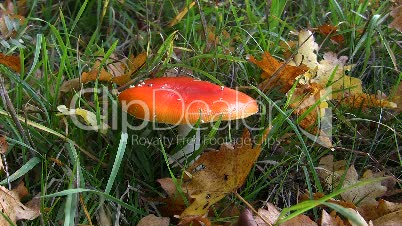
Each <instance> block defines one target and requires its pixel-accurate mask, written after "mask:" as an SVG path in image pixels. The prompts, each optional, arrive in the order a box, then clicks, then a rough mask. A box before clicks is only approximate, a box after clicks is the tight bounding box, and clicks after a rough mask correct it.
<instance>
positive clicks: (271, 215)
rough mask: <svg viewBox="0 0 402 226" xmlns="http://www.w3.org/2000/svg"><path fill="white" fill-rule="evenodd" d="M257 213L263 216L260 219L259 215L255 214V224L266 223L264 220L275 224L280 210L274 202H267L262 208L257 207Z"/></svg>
mask: <svg viewBox="0 0 402 226" xmlns="http://www.w3.org/2000/svg"><path fill="white" fill-rule="evenodd" d="M257 212H258V214H260V216H262V217H263V218H264V220H263V219H261V217H259V216H256V217H255V221H256V222H257V225H267V223H266V222H268V223H270V224H271V225H273V224H275V222H276V221H277V220H278V217H279V215H280V214H281V211H279V210H278V209H277V208H276V207H275V206H274V204H272V203H270V202H269V203H267V204H266V205H265V207H264V208H259V209H258V211H257Z"/></svg>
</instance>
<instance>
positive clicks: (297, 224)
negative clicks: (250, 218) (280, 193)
mask: <svg viewBox="0 0 402 226" xmlns="http://www.w3.org/2000/svg"><path fill="white" fill-rule="evenodd" d="M258 214H259V215H260V216H262V217H263V218H264V220H263V219H261V218H260V217H259V216H255V222H256V225H258V226H268V224H267V223H269V225H274V224H275V222H276V221H277V220H278V217H279V215H280V211H279V210H278V209H277V208H276V207H275V206H274V205H273V204H272V203H267V205H266V207H265V208H264V209H263V208H260V209H258ZM305 225H306V226H317V223H316V222H314V221H313V220H311V219H310V217H308V216H306V215H303V214H301V215H298V216H296V217H294V218H292V219H290V220H288V221H286V222H283V223H281V224H279V226H305Z"/></svg>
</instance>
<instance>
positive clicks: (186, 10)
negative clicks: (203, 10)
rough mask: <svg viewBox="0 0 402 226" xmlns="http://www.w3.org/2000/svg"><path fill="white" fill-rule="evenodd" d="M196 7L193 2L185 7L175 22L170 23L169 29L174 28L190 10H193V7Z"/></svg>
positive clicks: (174, 19)
mask: <svg viewBox="0 0 402 226" xmlns="http://www.w3.org/2000/svg"><path fill="white" fill-rule="evenodd" d="M194 5H195V2H191V3H190V4H189V5H188V6H185V7H184V8H183V9H182V10H181V11H180V12H179V13H178V14H177V16H176V17H175V18H173V20H171V21H170V23H169V27H173V26H174V25H176V24H178V23H179V22H180V21H181V20H182V19H183V17H184V16H185V15H186V14H187V12H188V10H190V9H191V8H193V6H194Z"/></svg>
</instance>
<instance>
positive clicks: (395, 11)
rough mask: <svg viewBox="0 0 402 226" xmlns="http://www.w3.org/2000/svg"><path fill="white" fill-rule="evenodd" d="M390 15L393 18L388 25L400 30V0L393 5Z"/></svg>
mask: <svg viewBox="0 0 402 226" xmlns="http://www.w3.org/2000/svg"><path fill="white" fill-rule="evenodd" d="M390 15H391V16H392V17H393V18H394V20H393V21H392V22H391V23H390V24H389V25H388V26H389V27H390V28H394V29H396V30H398V31H399V32H402V5H401V1H399V4H398V5H396V6H395V7H393V9H392V11H391V13H390Z"/></svg>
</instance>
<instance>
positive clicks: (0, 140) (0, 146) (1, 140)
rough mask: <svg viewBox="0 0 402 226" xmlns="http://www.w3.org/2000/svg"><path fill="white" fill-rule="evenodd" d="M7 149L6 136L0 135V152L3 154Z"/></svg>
mask: <svg viewBox="0 0 402 226" xmlns="http://www.w3.org/2000/svg"><path fill="white" fill-rule="evenodd" d="M7 150H8V142H7V139H6V136H4V135H0V154H5V153H6V152H7Z"/></svg>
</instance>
